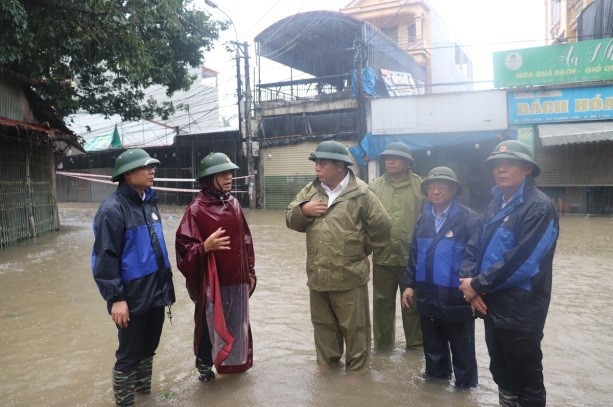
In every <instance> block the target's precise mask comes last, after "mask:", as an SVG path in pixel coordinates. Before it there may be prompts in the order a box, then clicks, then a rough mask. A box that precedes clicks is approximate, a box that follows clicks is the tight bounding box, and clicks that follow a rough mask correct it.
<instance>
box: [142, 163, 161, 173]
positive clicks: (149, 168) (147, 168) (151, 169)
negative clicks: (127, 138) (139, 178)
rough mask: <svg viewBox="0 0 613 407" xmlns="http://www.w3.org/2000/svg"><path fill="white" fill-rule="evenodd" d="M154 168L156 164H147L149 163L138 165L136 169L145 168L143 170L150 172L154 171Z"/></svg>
mask: <svg viewBox="0 0 613 407" xmlns="http://www.w3.org/2000/svg"><path fill="white" fill-rule="evenodd" d="M156 168H157V165H155V164H149V165H145V166H143V167H139V168H138V169H139V170H145V171H148V172H152V171H155V170H156Z"/></svg>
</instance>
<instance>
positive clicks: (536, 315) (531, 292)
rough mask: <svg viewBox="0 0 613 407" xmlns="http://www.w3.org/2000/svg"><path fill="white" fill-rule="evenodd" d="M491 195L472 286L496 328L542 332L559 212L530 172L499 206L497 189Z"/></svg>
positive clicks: (548, 298) (500, 195) (480, 238)
mask: <svg viewBox="0 0 613 407" xmlns="http://www.w3.org/2000/svg"><path fill="white" fill-rule="evenodd" d="M492 194H493V196H494V199H493V201H492V202H491V203H490V204H489V206H488V207H487V210H486V212H485V214H484V217H483V226H482V229H481V232H480V236H479V242H478V247H479V250H480V255H478V254H476V253H475V254H474V256H475V257H476V258H478V259H479V261H478V263H477V269H476V270H477V274H478V276H477V277H475V278H473V280H472V283H471V285H472V287H473V289H474V290H475V291H477V292H478V293H481V294H483V298H484V301H485V303H486V305H487V313H488V316H489V317H490V318H492V320H493V322H494V324H495V326H496V327H497V328H501V329H511V330H520V331H530V332H542V330H543V328H544V326H545V319H546V318H547V311H548V309H549V301H550V299H551V278H552V263H553V255H554V252H555V248H556V242H557V240H558V234H559V230H560V227H559V222H558V213H557V211H556V210H555V207H554V206H553V203H552V202H551V200H550V199H549V198H548V197H547V195H545V194H544V193H542V192H541V191H540V190H538V189H537V188H536V185H535V182H534V178H533V177H530V176H529V177H527V178H526V179H525V180H524V182H523V183H522V185H520V187H519V189H518V191H517V193H516V196H515V197H514V198H513V200H512V201H511V202H509V203H508V205H507V206H505V207H504V208H502V209H500V208H501V206H502V191H501V190H500V188H498V187H497V186H496V187H494V188H493V189H492Z"/></svg>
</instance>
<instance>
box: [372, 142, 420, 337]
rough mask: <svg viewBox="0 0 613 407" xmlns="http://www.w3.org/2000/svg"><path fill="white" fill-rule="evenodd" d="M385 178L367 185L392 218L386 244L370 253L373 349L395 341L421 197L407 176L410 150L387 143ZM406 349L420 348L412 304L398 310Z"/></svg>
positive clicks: (415, 178)
mask: <svg viewBox="0 0 613 407" xmlns="http://www.w3.org/2000/svg"><path fill="white" fill-rule="evenodd" d="M381 158H382V159H383V162H384V163H385V174H384V175H383V176H381V177H379V178H377V179H376V180H374V181H373V182H371V184H370V188H371V189H372V190H373V191H374V192H375V194H376V195H377V197H379V200H380V201H381V203H382V204H383V206H384V207H385V209H386V210H387V213H389V215H390V216H391V218H392V229H391V232H390V240H389V244H388V245H387V246H385V247H382V248H377V249H375V250H374V252H373V256H372V259H373V336H374V342H375V347H376V348H380V349H389V348H392V347H393V346H394V341H395V337H396V332H395V329H394V328H395V325H396V298H397V294H396V293H397V292H398V290H399V289H400V293H401V294H402V292H403V291H404V288H405V287H403V286H402V275H403V272H404V269H405V267H406V266H407V262H408V258H409V248H410V246H411V237H412V234H413V228H414V227H415V221H416V220H417V218H418V217H419V214H420V213H421V208H422V204H423V200H424V197H423V195H422V193H421V190H420V189H419V185H420V183H421V178H420V177H419V176H417V175H415V174H414V173H413V172H411V168H412V167H413V165H414V161H413V156H412V155H411V150H409V148H408V147H407V146H406V145H405V144H404V143H401V142H394V143H390V144H389V145H388V146H387V148H386V149H385V151H383V152H382V153H381ZM401 310H402V311H401V312H402V326H403V327H404V335H405V338H406V346H407V348H413V347H417V346H421V344H422V338H421V328H420V325H419V315H418V314H417V309H416V307H415V304H413V305H411V307H410V308H401Z"/></svg>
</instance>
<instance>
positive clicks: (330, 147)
mask: <svg viewBox="0 0 613 407" xmlns="http://www.w3.org/2000/svg"><path fill="white" fill-rule="evenodd" d="M317 159H323V160H336V161H342V162H345V163H347V164H349V165H353V161H351V158H350V157H349V150H347V147H345V146H344V145H342V144H341V143H339V142H338V141H332V140H329V141H322V142H321V143H319V145H318V146H317V148H316V149H315V151H313V152H312V153H311V155H310V156H309V160H311V161H317Z"/></svg>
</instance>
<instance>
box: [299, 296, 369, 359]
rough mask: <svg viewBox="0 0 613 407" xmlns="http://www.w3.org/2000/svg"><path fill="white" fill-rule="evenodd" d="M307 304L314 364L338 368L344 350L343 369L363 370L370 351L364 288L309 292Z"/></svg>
mask: <svg viewBox="0 0 613 407" xmlns="http://www.w3.org/2000/svg"><path fill="white" fill-rule="evenodd" d="M310 302H311V321H312V322H313V329H314V334H315V349H316V350H317V363H318V364H320V365H325V366H336V365H338V363H339V361H340V359H341V357H342V356H343V348H344V347H345V346H346V348H347V350H346V354H345V367H346V369H347V370H359V369H362V368H365V367H367V366H368V361H369V359H370V349H371V345H370V341H371V337H370V329H371V326H370V311H369V307H368V286H367V284H364V285H363V286H361V287H358V288H354V289H351V290H346V291H315V290H310Z"/></svg>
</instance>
